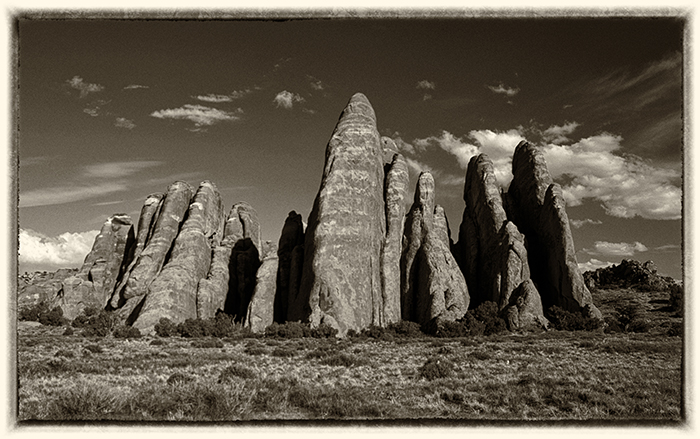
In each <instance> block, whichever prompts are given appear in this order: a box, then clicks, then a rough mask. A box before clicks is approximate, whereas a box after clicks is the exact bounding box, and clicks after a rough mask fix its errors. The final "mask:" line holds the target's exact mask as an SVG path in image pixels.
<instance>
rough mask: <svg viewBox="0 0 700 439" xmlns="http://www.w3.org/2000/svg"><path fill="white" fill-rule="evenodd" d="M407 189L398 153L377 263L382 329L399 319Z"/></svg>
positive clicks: (390, 176) (389, 176)
mask: <svg viewBox="0 0 700 439" xmlns="http://www.w3.org/2000/svg"><path fill="white" fill-rule="evenodd" d="M391 144H392V145H393V142H392V143H391ZM407 189H408V167H407V166H406V160H405V159H404V158H403V156H402V155H401V154H394V156H393V157H392V160H391V164H390V165H389V168H388V170H387V172H386V177H385V180H384V200H385V210H386V235H385V236H384V243H383V245H382V251H381V260H380V261H381V276H382V294H383V296H382V305H383V308H382V309H381V310H380V314H379V316H380V321H379V324H380V325H382V326H384V325H386V324H389V323H396V322H398V321H399V320H401V242H402V236H403V227H404V221H405V216H406V204H405V198H406V192H407Z"/></svg>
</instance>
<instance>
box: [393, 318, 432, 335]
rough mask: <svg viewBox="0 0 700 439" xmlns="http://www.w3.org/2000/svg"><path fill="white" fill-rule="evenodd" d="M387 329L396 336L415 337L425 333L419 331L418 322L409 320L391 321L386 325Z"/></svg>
mask: <svg viewBox="0 0 700 439" xmlns="http://www.w3.org/2000/svg"><path fill="white" fill-rule="evenodd" d="M387 329H388V330H390V331H391V332H393V334H394V335H395V336H397V337H406V338H417V337H423V336H424V335H425V334H423V332H421V330H420V325H419V324H418V323H416V322H409V321H407V320H401V321H399V322H396V323H391V324H389V325H388V326H387Z"/></svg>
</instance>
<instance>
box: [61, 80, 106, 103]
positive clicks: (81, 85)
mask: <svg viewBox="0 0 700 439" xmlns="http://www.w3.org/2000/svg"><path fill="white" fill-rule="evenodd" d="M66 82H67V83H68V85H70V86H71V87H72V88H74V89H76V90H78V91H79V92H80V97H81V98H84V97H85V96H87V95H88V94H90V93H97V92H100V91H102V90H104V86H102V85H99V84H90V83H88V82H85V81H83V78H81V77H80V76H73V78H72V79H69V80H67V81H66Z"/></svg>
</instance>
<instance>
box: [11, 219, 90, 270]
mask: <svg viewBox="0 0 700 439" xmlns="http://www.w3.org/2000/svg"><path fill="white" fill-rule="evenodd" d="M98 233H99V230H90V231H89V232H81V233H70V232H66V233H62V234H60V235H58V236H56V237H48V236H46V235H43V234H41V233H38V232H35V231H33V230H31V229H20V231H19V258H18V260H19V263H21V264H46V265H53V266H55V267H56V268H74V267H80V266H81V265H82V264H83V261H84V260H85V256H86V255H87V254H88V253H90V250H91V249H92V244H93V242H94V241H95V237H96V236H97V234H98Z"/></svg>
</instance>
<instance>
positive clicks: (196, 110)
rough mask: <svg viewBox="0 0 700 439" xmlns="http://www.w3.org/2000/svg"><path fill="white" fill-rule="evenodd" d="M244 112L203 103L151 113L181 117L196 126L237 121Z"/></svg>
mask: <svg viewBox="0 0 700 439" xmlns="http://www.w3.org/2000/svg"><path fill="white" fill-rule="evenodd" d="M240 113H243V110H241V109H240V108H239V109H238V110H237V111H236V113H232V112H229V111H223V110H219V109H216V108H211V107H205V106H203V105H190V104H187V105H183V106H182V107H180V108H170V109H167V110H158V111H154V112H153V113H151V116H153V117H157V118H158V119H181V120H189V121H192V122H194V124H195V126H197V127H202V126H211V125H214V124H215V123H218V122H224V121H236V120H239V119H240V116H238V114H240Z"/></svg>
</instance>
